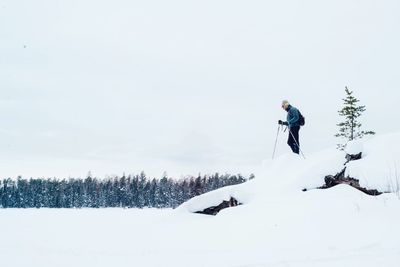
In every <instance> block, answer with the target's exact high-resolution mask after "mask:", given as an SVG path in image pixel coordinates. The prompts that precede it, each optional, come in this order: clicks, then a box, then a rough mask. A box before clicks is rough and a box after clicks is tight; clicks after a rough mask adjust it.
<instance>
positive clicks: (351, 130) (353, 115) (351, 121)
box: [335, 86, 375, 150]
mask: <svg viewBox="0 0 400 267" xmlns="http://www.w3.org/2000/svg"><path fill="white" fill-rule="evenodd" d="M345 92H346V98H344V99H343V105H344V106H343V108H342V109H341V110H339V111H338V112H339V115H340V116H342V117H344V121H343V122H340V123H338V124H337V126H339V133H338V134H336V135H335V137H339V138H341V139H344V140H345V141H346V143H344V144H343V143H341V144H338V145H337V146H338V149H341V150H343V149H344V148H345V147H346V144H347V142H348V141H352V140H355V139H360V138H362V137H363V136H364V135H373V134H375V132H373V131H362V130H361V126H362V125H361V123H360V122H359V120H358V119H359V117H360V116H361V115H362V113H363V112H364V111H365V110H366V108H365V106H358V105H357V103H358V102H360V100H358V99H357V98H355V97H354V96H353V91H350V90H349V88H347V86H346V87H345Z"/></svg>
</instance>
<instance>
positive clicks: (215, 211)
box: [195, 197, 242, 215]
mask: <svg viewBox="0 0 400 267" xmlns="http://www.w3.org/2000/svg"><path fill="white" fill-rule="evenodd" d="M239 205H242V203H240V202H239V201H237V200H236V199H235V198H233V197H231V198H230V199H229V200H228V201H227V200H224V201H222V203H221V204H219V205H218V206H213V207H209V208H206V209H204V210H202V211H196V212H195V213H200V214H207V215H217V214H218V212H220V211H221V210H223V209H226V208H230V207H236V206H239Z"/></svg>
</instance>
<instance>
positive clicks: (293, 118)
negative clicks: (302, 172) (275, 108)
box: [278, 100, 300, 154]
mask: <svg viewBox="0 0 400 267" xmlns="http://www.w3.org/2000/svg"><path fill="white" fill-rule="evenodd" d="M282 108H283V109H284V110H286V112H287V113H288V114H287V121H281V120H279V121H278V123H279V124H280V125H286V126H288V128H289V138H288V141H287V144H288V145H289V146H290V148H291V149H292V151H293V153H296V154H299V151H300V147H299V146H300V142H299V130H300V112H299V110H298V109H297V108H295V107H293V106H292V105H290V104H289V101H287V100H283V101H282Z"/></svg>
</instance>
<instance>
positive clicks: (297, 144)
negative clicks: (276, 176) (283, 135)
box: [288, 127, 306, 159]
mask: <svg viewBox="0 0 400 267" xmlns="http://www.w3.org/2000/svg"><path fill="white" fill-rule="evenodd" d="M288 129H289V133H290V134H291V135H292V137H293V140H294V142H295V143H296V146H297V147H298V148H299V151H300V153H301V155H302V156H303V158H304V159H306V157H305V156H304V154H303V151H302V150H301V148H300V145H299V143H297V140H296V138H294V135H293V133H292V131H291V130H290V127H288Z"/></svg>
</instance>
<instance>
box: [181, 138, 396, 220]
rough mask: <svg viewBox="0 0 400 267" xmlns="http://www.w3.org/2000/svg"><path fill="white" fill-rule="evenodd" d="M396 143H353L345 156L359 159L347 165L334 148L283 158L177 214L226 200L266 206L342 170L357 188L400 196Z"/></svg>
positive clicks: (389, 140)
mask: <svg viewBox="0 0 400 267" xmlns="http://www.w3.org/2000/svg"><path fill="white" fill-rule="evenodd" d="M396 140H400V133H395V134H387V135H381V136H376V137H374V138H371V139H368V140H365V141H356V142H352V143H351V144H349V145H348V147H347V150H346V152H347V153H349V154H357V153H359V152H362V158H361V159H360V160H356V161H351V162H349V163H347V164H346V158H345V156H346V152H343V151H339V150H337V149H334V148H332V149H327V150H325V151H321V152H319V153H316V154H313V155H309V156H307V158H306V159H303V158H302V157H300V156H298V155H295V154H286V155H283V156H281V157H280V158H277V159H275V160H270V161H266V162H265V163H264V166H263V168H262V170H261V171H260V172H259V173H257V174H256V177H257V178H256V179H254V180H252V181H249V182H247V183H245V184H242V185H236V186H231V187H225V188H221V189H219V190H216V191H213V192H209V193H207V194H204V195H201V196H198V197H195V198H193V199H191V200H189V201H188V202H186V203H184V204H183V205H181V206H180V207H179V208H178V210H180V211H182V210H187V211H190V212H195V211H200V210H203V209H205V208H208V207H210V206H215V205H217V204H219V203H221V201H223V200H229V198H230V197H234V198H235V199H237V200H238V201H239V202H241V203H243V204H249V203H251V202H252V201H253V200H254V199H257V201H258V202H260V201H261V202H263V201H264V202H268V201H270V199H271V198H275V197H277V196H282V195H291V194H296V193H297V192H301V191H302V190H303V189H307V190H310V189H316V188H318V187H321V186H322V185H324V183H325V181H324V178H325V176H327V175H335V174H337V173H338V172H340V171H342V170H343V169H344V167H345V166H346V175H349V176H350V177H352V178H355V179H357V180H359V182H360V186H362V187H365V188H367V189H377V190H378V191H380V192H392V193H399V190H400V185H399V184H400V169H399V168H400V155H399V154H398V153H396V152H397V151H400V142H398V141H396ZM345 164H346V165H345ZM304 194H305V193H303V195H304Z"/></svg>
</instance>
